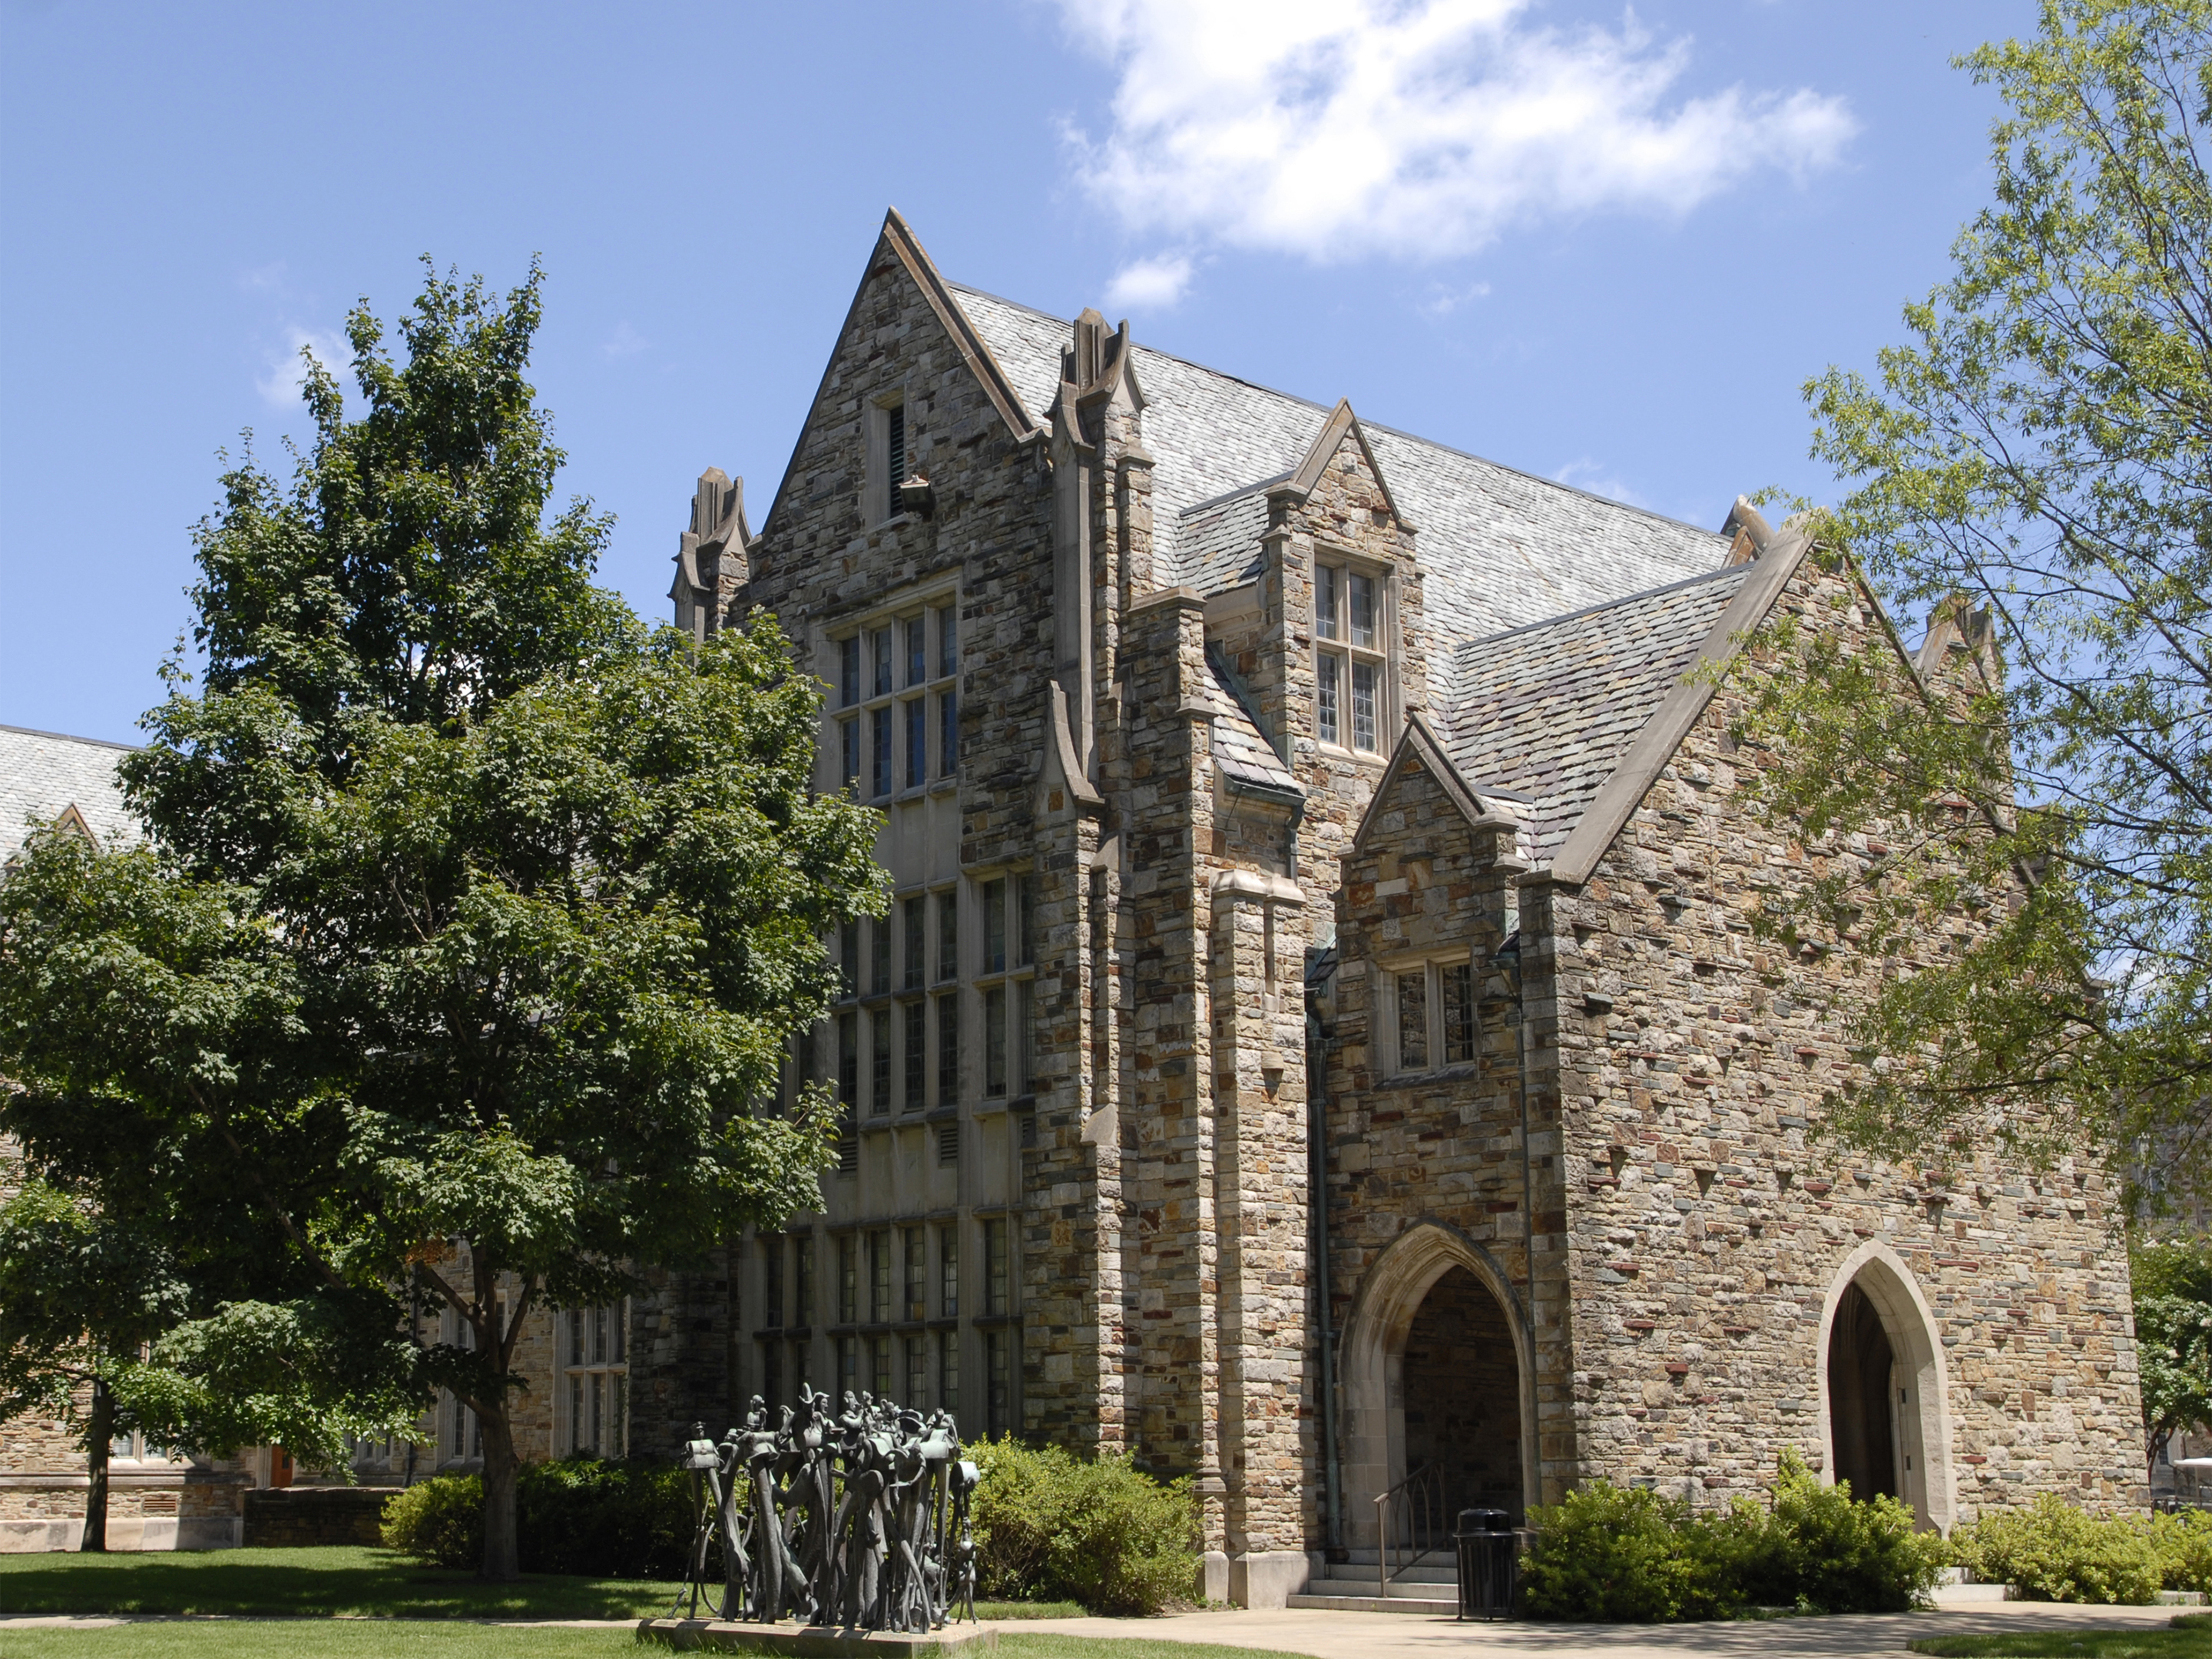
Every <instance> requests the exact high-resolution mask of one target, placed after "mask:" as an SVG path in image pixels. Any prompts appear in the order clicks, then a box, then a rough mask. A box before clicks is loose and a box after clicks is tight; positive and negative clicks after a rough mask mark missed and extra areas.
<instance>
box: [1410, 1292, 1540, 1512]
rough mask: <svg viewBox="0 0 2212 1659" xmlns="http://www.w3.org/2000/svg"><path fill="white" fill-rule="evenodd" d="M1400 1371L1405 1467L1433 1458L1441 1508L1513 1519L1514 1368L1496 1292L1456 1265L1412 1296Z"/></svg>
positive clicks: (1517, 1455)
mask: <svg viewBox="0 0 2212 1659" xmlns="http://www.w3.org/2000/svg"><path fill="white" fill-rule="evenodd" d="M1401 1376H1402V1377H1403V1379H1404V1401H1403V1405H1402V1406H1401V1412H1402V1413H1403V1415H1404V1418H1405V1425H1406V1468H1407V1472H1408V1473H1410V1472H1412V1471H1413V1470H1414V1469H1417V1468H1420V1467H1421V1466H1422V1465H1423V1464H1425V1463H1434V1464H1435V1465H1436V1466H1437V1469H1438V1470H1439V1471H1440V1474H1441V1477H1442V1478H1441V1480H1440V1481H1439V1490H1440V1491H1441V1492H1442V1494H1443V1512H1444V1513H1445V1514H1446V1515H1447V1516H1452V1515H1456V1514H1458V1513H1459V1511H1460V1510H1463V1509H1477V1508H1480V1509H1492V1510H1510V1511H1511V1513H1512V1516H1513V1524H1514V1525H1516V1527H1517V1526H1519V1525H1520V1524H1521V1519H1522V1516H1521V1507H1522V1491H1521V1365H1520V1360H1519V1357H1518V1356H1517V1355H1516V1353H1515V1352H1514V1348H1513V1333H1512V1330H1511V1328H1510V1327H1509V1326H1508V1325H1507V1323H1506V1320H1505V1310H1504V1307H1503V1306H1502V1305H1501V1304H1499V1302H1498V1298H1497V1297H1494V1296H1492V1294H1491V1293H1490V1292H1489V1291H1487V1290H1486V1289H1484V1288H1483V1286H1482V1284H1481V1282H1480V1280H1479V1279H1476V1278H1475V1276H1474V1274H1473V1273H1469V1272H1468V1270H1467V1269H1466V1268H1464V1267H1452V1268H1449V1269H1448V1270H1447V1271H1446V1272H1445V1273H1444V1276H1443V1278H1442V1279H1438V1280H1437V1282H1436V1283H1435V1284H1433V1285H1431V1286H1430V1287H1429V1293H1428V1294H1427V1295H1426V1296H1425V1297H1422V1298H1421V1306H1420V1310H1419V1312H1418V1313H1416V1314H1415V1315H1414V1316H1413V1324H1412V1326H1411V1327H1410V1328H1408V1329H1407V1333H1406V1352H1405V1358H1404V1361H1403V1366H1402V1370H1401Z"/></svg>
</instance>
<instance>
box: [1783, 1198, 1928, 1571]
mask: <svg viewBox="0 0 2212 1659" xmlns="http://www.w3.org/2000/svg"><path fill="white" fill-rule="evenodd" d="M1817 1363H1818V1368H1819V1373H1820V1430H1821V1437H1822V1439H1823V1440H1824V1441H1825V1442H1826V1449H1827V1462H1826V1474H1827V1477H1828V1479H1830V1480H1848V1481H1850V1483H1851V1496H1852V1497H1854V1498H1872V1497H1874V1496H1875V1494H1876V1493H1877V1492H1880V1493H1884V1494H1887V1496H1889V1497H1892V1498H1896V1499H1898V1500H1899V1502H1900V1503H1903V1504H1905V1505H1907V1506H1908V1507H1909V1508H1910V1509H1911V1510H1912V1512H1913V1514H1914V1515H1915V1516H1917V1518H1918V1520H1919V1522H1920V1524H1921V1525H1923V1527H1933V1528H1936V1530H1937V1531H1939V1532H1945V1533H1948V1531H1950V1529H1951V1522H1952V1516H1953V1515H1954V1501H1953V1497H1952V1490H1951V1413H1950V1404H1949V1401H1948V1398H1947V1394H1948V1382H1947V1379H1946V1377H1945V1374H1944V1365H1943V1347H1942V1341H1941V1340H1940V1339H1939V1337H1938V1334H1937V1333H1936V1319H1935V1316H1934V1315H1933V1314H1932V1313H1931V1312H1930V1311H1929V1307H1928V1303H1927V1300H1926V1298H1925V1297H1923V1296H1922V1295H1921V1293H1920V1287H1919V1286H1918V1285H1917V1284H1916V1283H1914V1281H1913V1278H1912V1273H1911V1269H1910V1268H1909V1267H1906V1266H1905V1262H1904V1261H1902V1260H1901V1259H1900V1258H1899V1256H1898V1255H1897V1254H1896V1252H1895V1251H1893V1250H1892V1249H1889V1247H1888V1246H1887V1245H1885V1244H1883V1243H1881V1241H1880V1240H1878V1239H1870V1240H1869V1241H1868V1242H1867V1243H1864V1244H1862V1245H1860V1246H1859V1248H1858V1249H1856V1250H1853V1251H1852V1252H1851V1254H1850V1255H1849V1256H1847V1257H1845V1258H1844V1261H1843V1264H1842V1265H1841V1266H1840V1267H1838V1269H1837V1271H1836V1275H1835V1278H1834V1279H1833V1280H1832V1282H1831V1285H1830V1287H1829V1291H1828V1298H1827V1306H1826V1310H1825V1311H1824V1313H1823V1315H1822V1316H1821V1321H1820V1347H1819V1350H1818V1362H1817Z"/></svg>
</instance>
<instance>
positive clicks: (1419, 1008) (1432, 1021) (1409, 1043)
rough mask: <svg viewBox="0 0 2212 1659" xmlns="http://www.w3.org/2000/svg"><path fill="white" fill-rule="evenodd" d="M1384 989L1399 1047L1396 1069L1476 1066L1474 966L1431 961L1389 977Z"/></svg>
mask: <svg viewBox="0 0 2212 1659" xmlns="http://www.w3.org/2000/svg"><path fill="white" fill-rule="evenodd" d="M1385 988H1386V991H1387V993H1388V995H1389V1001H1390V1004H1391V1007H1390V1009H1389V1012H1388V1015H1387V1018H1388V1020H1389V1030H1390V1031H1391V1033H1392V1035H1393V1037H1394V1039H1395V1048H1396V1053H1395V1056H1394V1061H1395V1063H1394V1065H1393V1066H1392V1069H1393V1070H1395V1071H1399V1072H1425V1071H1430V1070H1432V1069H1434V1068H1436V1067H1438V1066H1466V1065H1471V1064H1473V1062H1474V1049H1475V1042H1476V1039H1477V1037H1478V1036H1479V1035H1480V1026H1479V1024H1478V1022H1477V1018H1476V1013H1475V1006H1474V964H1473V963H1468V962H1466V961H1459V962H1428V963H1419V964H1418V965H1416V966H1414V967H1412V968H1401V969H1396V970H1395V971H1394V972H1392V973H1391V974H1389V975H1387V976H1386V978H1385Z"/></svg>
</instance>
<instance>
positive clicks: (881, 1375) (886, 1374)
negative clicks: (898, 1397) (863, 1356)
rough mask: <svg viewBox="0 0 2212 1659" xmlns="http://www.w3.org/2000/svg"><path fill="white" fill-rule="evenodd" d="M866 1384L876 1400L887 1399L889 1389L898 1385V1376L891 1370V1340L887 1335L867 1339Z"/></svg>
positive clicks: (889, 1393) (889, 1395) (889, 1394)
mask: <svg viewBox="0 0 2212 1659" xmlns="http://www.w3.org/2000/svg"><path fill="white" fill-rule="evenodd" d="M868 1348H869V1351H870V1352H869V1356H868V1357H869V1365H868V1373H869V1375H868V1386H869V1387H870V1388H871V1389H874V1390H875V1392H876V1397H877V1398H878V1400H889V1399H890V1397H891V1390H892V1389H896V1387H897V1386H898V1377H897V1376H896V1374H895V1373H894V1372H893V1371H892V1370H891V1340H890V1337H888V1336H876V1337H872V1338H870V1339H869V1341H868Z"/></svg>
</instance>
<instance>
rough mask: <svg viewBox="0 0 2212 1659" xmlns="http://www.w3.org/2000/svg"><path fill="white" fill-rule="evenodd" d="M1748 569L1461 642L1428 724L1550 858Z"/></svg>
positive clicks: (1535, 850) (1480, 788)
mask: <svg viewBox="0 0 2212 1659" xmlns="http://www.w3.org/2000/svg"><path fill="white" fill-rule="evenodd" d="M1752 568H1753V567H1752V566H1750V565H1747V564H1746V565H1735V566H1731V567H1729V568H1727V569H1723V570H1718V571H1715V572H1713V573H1712V574H1709V575H1704V576H1698V577H1693V578H1692V579H1691V580H1688V581H1684V582H1675V583H1672V584H1670V585H1668V586H1665V587H1660V588H1655V589H1653V590H1651V591H1650V592H1644V593H1632V594H1630V595H1629V596H1628V597H1626V599H1615V600H1613V601H1612V602H1611V603H1609V604H1606V605H1594V606H1591V607H1589V609H1587V610H1583V611H1574V612H1571V614H1569V615H1567V616H1564V617H1553V618H1552V619H1551V620H1550V621H1548V622H1542V623H1536V624H1534V626H1532V627H1528V628H1522V629H1514V630H1513V631H1512V632H1510V633H1505V634H1498V635H1492V637H1491V638H1489V639H1485V640H1469V641H1466V642H1465V643H1463V644H1462V645H1461V646H1460V647H1458V648H1457V649H1456V650H1455V652H1454V653H1453V655H1454V657H1455V662H1454V664H1453V668H1454V670H1455V681H1456V685H1455V694H1454V696H1453V698H1452V701H1451V702H1450V703H1449V706H1447V707H1446V708H1443V709H1442V710H1440V711H1439V712H1440V718H1439V719H1438V720H1437V722H1436V724H1437V727H1438V733H1437V735H1438V736H1439V738H1441V739H1442V740H1443V745H1444V750H1445V752H1446V753H1447V754H1448V755H1449V757H1450V758H1451V762H1452V764H1453V765H1454V766H1455V768H1457V769H1458V770H1459V774H1460V775H1461V776H1462V778H1464V779H1465V780H1466V781H1467V784H1468V787H1469V788H1471V789H1473V790H1474V792H1475V793H1476V794H1478V795H1486V792H1487V791H1491V790H1498V791H1504V792H1508V793H1510V795H1514V796H1518V797H1521V798H1522V800H1521V801H1520V802H1514V801H1510V800H1508V801H1505V802H1501V803H1500V805H1502V806H1503V807H1504V810H1505V811H1507V812H1509V814H1510V816H1512V817H1518V818H1522V819H1523V820H1524V821H1525V822H1526V823H1528V853H1529V855H1530V856H1532V857H1533V858H1534V859H1535V860H1538V861H1540V862H1541V861H1544V860H1549V859H1550V858H1551V857H1552V856H1553V854H1555V853H1556V852H1558V851H1559V845H1560V843H1561V842H1564V841H1565V839H1566V838H1567V836H1568V834H1569V833H1570V832H1571V830H1572V829H1574V826H1575V823H1576V822H1577V820H1578V819H1580V817H1582V815H1583V812H1584V811H1586V810H1587V809H1588V808H1589V804H1590V801H1591V799H1593V798H1594V797H1595V795H1596V794H1597V792H1598V789H1599V787H1601V785H1602V784H1603V783H1604V782H1605V781H1606V780H1607V778H1608V777H1610V776H1612V775H1613V770H1614V769H1615V768H1617V767H1618V766H1619V765H1620V760H1621V757H1622V756H1623V755H1625V754H1626V752H1627V750H1628V747H1629V745H1630V744H1632V743H1633V742H1634V741H1635V740H1636V736H1637V733H1638V732H1641V731H1642V730H1643V729H1644V726H1645V724H1646V723H1647V722H1649V721H1650V719H1651V716H1652V715H1653V714H1655V713H1656V711H1657V709H1658V707H1659V704H1660V702H1661V701H1662V699H1663V698H1664V697H1665V696H1666V695H1667V694H1668V692H1669V691H1671V690H1674V687H1675V686H1676V685H1678V684H1680V682H1681V679H1682V677H1683V675H1684V674H1685V673H1686V671H1688V670H1689V668H1690V667H1691V665H1692V664H1693V663H1694V662H1695V661H1696V659H1697V655H1698V648H1699V646H1700V645H1701V644H1703V643H1704V641H1705V638H1706V636H1707V635H1709V634H1711V631H1712V628H1713V624H1714V623H1716V622H1717V621H1718V620H1719V618H1720V614H1721V612H1722V611H1723V610H1725V609H1726V608H1727V606H1728V603H1729V600H1730V599H1734V598H1735V592H1736V590H1737V589H1738V588H1740V587H1741V586H1743V581H1744V578H1745V576H1746V574H1748V572H1749V571H1750V570H1751V569H1752Z"/></svg>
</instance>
